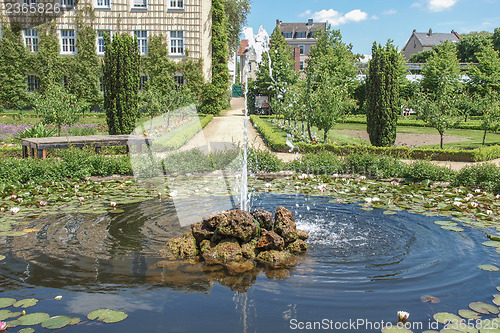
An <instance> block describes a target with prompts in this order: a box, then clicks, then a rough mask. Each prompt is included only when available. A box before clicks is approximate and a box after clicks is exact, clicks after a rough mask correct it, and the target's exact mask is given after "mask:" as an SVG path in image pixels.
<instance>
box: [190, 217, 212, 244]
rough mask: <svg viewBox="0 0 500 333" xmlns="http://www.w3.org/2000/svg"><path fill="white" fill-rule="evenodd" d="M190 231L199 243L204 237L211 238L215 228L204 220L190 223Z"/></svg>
mask: <svg viewBox="0 0 500 333" xmlns="http://www.w3.org/2000/svg"><path fill="white" fill-rule="evenodd" d="M191 232H192V234H193V236H194V238H195V239H196V241H197V242H198V243H199V242H201V241H202V240H204V239H211V238H212V237H213V236H214V233H215V228H213V227H211V226H209V225H208V224H207V223H205V222H198V223H195V224H192V225H191Z"/></svg>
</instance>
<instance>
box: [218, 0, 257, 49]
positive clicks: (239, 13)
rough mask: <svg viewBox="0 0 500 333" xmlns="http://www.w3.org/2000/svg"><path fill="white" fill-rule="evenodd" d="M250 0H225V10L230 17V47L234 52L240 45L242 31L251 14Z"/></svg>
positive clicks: (228, 30) (228, 28)
mask: <svg viewBox="0 0 500 333" xmlns="http://www.w3.org/2000/svg"><path fill="white" fill-rule="evenodd" d="M250 8H251V2H250V0H224V10H225V12H226V16H227V18H228V27H227V32H228V49H229V54H233V53H234V52H235V51H237V50H238V47H239V46H240V38H239V35H240V32H241V30H242V29H243V26H244V24H245V22H246V19H247V15H248V14H250Z"/></svg>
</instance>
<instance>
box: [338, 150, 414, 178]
mask: <svg viewBox="0 0 500 333" xmlns="http://www.w3.org/2000/svg"><path fill="white" fill-rule="evenodd" d="M344 163H345V166H346V169H347V170H348V171H349V172H350V173H359V174H363V175H366V176H369V177H374V178H394V177H401V174H402V171H403V170H404V169H405V168H406V165H405V164H404V163H403V162H401V161H399V160H397V159H395V158H394V157H390V156H383V155H382V156H380V155H375V154H351V155H348V156H346V157H345V161H344Z"/></svg>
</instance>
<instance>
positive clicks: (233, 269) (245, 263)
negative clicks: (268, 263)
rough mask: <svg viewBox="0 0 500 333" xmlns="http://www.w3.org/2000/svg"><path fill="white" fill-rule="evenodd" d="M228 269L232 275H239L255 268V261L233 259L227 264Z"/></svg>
mask: <svg viewBox="0 0 500 333" xmlns="http://www.w3.org/2000/svg"><path fill="white" fill-rule="evenodd" d="M225 267H226V270H227V272H228V273H229V274H231V275H239V274H243V273H246V272H249V271H251V270H253V269H254V268H255V265H254V262H253V261H250V260H246V259H245V260H241V261H231V262H229V263H227V264H226V265H225Z"/></svg>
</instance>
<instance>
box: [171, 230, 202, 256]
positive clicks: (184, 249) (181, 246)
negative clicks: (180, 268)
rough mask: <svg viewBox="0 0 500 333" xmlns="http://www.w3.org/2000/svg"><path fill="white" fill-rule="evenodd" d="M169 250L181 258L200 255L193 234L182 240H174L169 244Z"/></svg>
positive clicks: (183, 237) (188, 234) (176, 238)
mask: <svg viewBox="0 0 500 333" xmlns="http://www.w3.org/2000/svg"><path fill="white" fill-rule="evenodd" d="M167 248H168V249H170V251H172V253H174V254H175V255H178V256H179V257H181V258H190V257H195V256H197V255H198V247H197V244H196V239H195V238H194V236H193V235H192V234H191V233H186V234H184V235H183V236H182V237H180V238H179V237H174V238H172V239H171V240H169V241H168V242H167Z"/></svg>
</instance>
